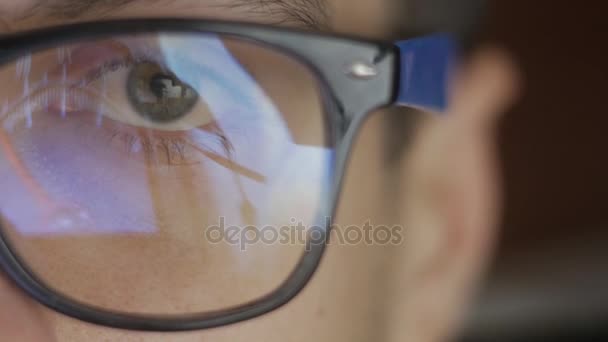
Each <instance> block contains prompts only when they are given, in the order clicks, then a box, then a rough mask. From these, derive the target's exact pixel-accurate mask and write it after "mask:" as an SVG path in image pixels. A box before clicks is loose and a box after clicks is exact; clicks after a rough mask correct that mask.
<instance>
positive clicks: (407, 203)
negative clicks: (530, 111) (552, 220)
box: [391, 50, 518, 342]
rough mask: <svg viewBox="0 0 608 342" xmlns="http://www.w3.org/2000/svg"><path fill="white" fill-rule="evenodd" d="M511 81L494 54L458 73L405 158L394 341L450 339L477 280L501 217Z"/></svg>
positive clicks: (503, 60)
mask: <svg viewBox="0 0 608 342" xmlns="http://www.w3.org/2000/svg"><path fill="white" fill-rule="evenodd" d="M517 83H518V82H517V77H516V72H515V68H514V67H513V65H512V63H511V61H510V60H509V59H508V58H507V57H506V56H505V55H503V54H502V53H500V52H499V51H497V50H485V51H481V52H479V53H478V54H477V55H476V56H474V57H473V58H472V59H471V60H470V63H468V64H467V65H466V66H464V67H463V68H462V70H461V72H460V73H459V75H458V77H457V80H455V86H454V89H453V96H452V97H453V98H452V101H451V105H450V108H449V110H448V113H446V114H443V115H442V116H437V117H429V118H428V119H426V120H424V122H423V123H422V124H421V127H420V129H419V131H418V132H419V133H418V135H417V137H416V138H415V141H414V144H413V147H412V149H411V150H410V153H409V155H408V156H407V157H406V158H405V159H404V161H403V162H404V165H403V170H404V175H403V180H402V189H401V193H402V196H403V197H402V198H403V206H402V209H401V211H400V213H401V215H402V217H401V222H402V223H404V224H405V229H406V230H405V231H406V235H405V242H404V244H403V246H401V247H400V249H399V252H398V255H399V258H400V259H399V260H400V263H401V266H399V267H398V269H397V270H396V277H397V278H396V279H395V290H396V293H395V294H394V295H395V296H396V298H398V300H397V303H398V304H396V306H395V308H394V309H395V312H394V314H393V315H392V319H393V322H391V335H392V336H393V337H394V338H393V339H391V340H394V341H402V340H408V341H422V342H424V341H441V340H444V339H445V338H446V337H447V336H449V335H450V334H452V333H454V331H453V330H454V329H455V327H457V323H458V318H459V317H460V316H461V315H460V313H461V310H462V309H463V306H464V305H466V302H467V297H468V296H469V295H470V292H471V289H472V288H473V287H474V286H473V285H474V284H475V280H476V278H478V276H479V274H480V273H481V271H482V269H483V266H484V265H485V264H486V263H487V261H488V259H489V258H490V256H491V255H490V251H491V247H492V243H493V237H494V234H495V228H496V225H497V219H498V217H499V213H500V182H499V177H498V172H497V155H496V152H495V128H496V123H497V121H498V119H499V117H500V115H501V114H502V113H503V112H504V111H505V110H506V108H507V107H508V105H509V104H511V102H512V101H513V99H514V98H515V94H516V89H517Z"/></svg>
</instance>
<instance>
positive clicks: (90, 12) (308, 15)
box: [21, 0, 329, 31]
mask: <svg viewBox="0 0 608 342" xmlns="http://www.w3.org/2000/svg"><path fill="white" fill-rule="evenodd" d="M179 2H180V1H179V0H170V1H161V0H52V1H48V0H38V1H37V2H35V3H34V4H33V5H32V6H30V7H29V8H28V9H27V10H26V11H24V12H23V15H22V16H21V18H29V17H42V18H48V19H70V20H78V19H83V18H89V17H100V14H101V15H110V14H113V13H117V12H119V11H120V10H121V9H124V8H125V7H127V6H136V5H159V6H164V7H170V6H172V5H174V4H179ZM201 2H203V1H201ZM216 2H217V3H215V2H214V3H212V4H209V7H214V8H226V9H236V10H244V11H245V13H248V14H252V15H258V16H268V17H269V19H270V20H271V22H270V24H273V25H294V26H299V27H303V28H307V29H313V30H320V31H321V30H326V29H327V26H328V24H329V10H328V6H327V3H326V0H217V1H216Z"/></svg>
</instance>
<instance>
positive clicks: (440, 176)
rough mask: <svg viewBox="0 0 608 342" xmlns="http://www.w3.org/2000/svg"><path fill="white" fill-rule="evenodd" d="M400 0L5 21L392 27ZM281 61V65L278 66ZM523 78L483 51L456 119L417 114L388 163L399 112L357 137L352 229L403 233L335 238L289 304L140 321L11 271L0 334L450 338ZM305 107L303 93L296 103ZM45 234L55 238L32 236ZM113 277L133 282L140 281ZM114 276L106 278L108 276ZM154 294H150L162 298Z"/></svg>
mask: <svg viewBox="0 0 608 342" xmlns="http://www.w3.org/2000/svg"><path fill="white" fill-rule="evenodd" d="M390 5H391V4H390V3H389V2H388V1H386V2H385V1H382V2H377V1H375V2H371V1H359V2H353V1H347V0H326V1H322V0H311V1H295V0H273V1H262V0H205V1H189V0H173V1H145V0H140V1H137V0H135V1H124V0H118V1H109V2H108V1H79V0H64V1H61V0H59V1H53V2H48V3H47V2H41V3H40V4H38V3H37V2H33V1H30V2H23V1H19V2H18V1H7V0H4V1H0V13H2V23H3V24H4V25H3V29H4V31H6V32H7V33H10V32H15V31H20V30H25V29H31V28H36V27H42V26H47V25H56V24H62V23H67V22H71V21H80V20H96V19H101V18H126V17H130V18H132V17H194V18H198V17H206V18H215V19H228V20H236V21H248V22H251V21H253V22H259V23H267V24H273V25H283V26H291V27H299V28H304V29H308V30H323V31H327V30H330V31H341V32H344V31H346V32H350V33H356V34H362V35H368V36H380V35H381V34H382V32H383V30H385V29H389V27H385V25H383V22H384V19H385V18H387V17H389V13H390V11H391V9H392V7H391V6H390ZM236 50H238V49H237V48H235V51H236ZM258 57H260V58H261V57H263V56H258ZM280 67H281V65H280V63H278V64H277V68H280ZM513 83H514V81H513V75H512V70H511V69H510V67H509V64H508V61H506V60H505V58H504V57H503V56H502V55H501V54H500V53H498V52H496V51H489V52H482V53H479V54H477V55H476V56H475V57H474V58H473V59H472V61H471V62H470V63H467V64H466V67H463V69H462V70H461V72H460V73H459V77H458V80H457V81H456V86H455V91H454V96H453V97H454V101H453V106H452V107H451V108H450V110H449V112H448V114H446V117H445V118H431V117H430V114H424V115H423V116H424V119H422V120H416V121H417V122H419V123H418V124H417V130H416V133H415V134H414V139H413V143H412V145H411V146H408V148H406V149H404V151H405V153H404V154H403V156H401V158H400V159H399V162H398V163H396V164H397V165H392V166H391V167H390V168H389V167H388V166H387V165H386V161H385V160H384V151H385V149H386V148H387V146H385V142H386V141H387V140H389V139H385V138H384V137H383V135H384V134H385V132H386V130H385V127H386V126H387V125H386V120H387V117H386V115H375V116H373V117H372V118H371V119H370V120H369V121H368V122H367V123H366V125H365V127H364V129H363V131H362V132H361V134H360V138H359V139H358V141H357V143H356V146H355V152H354V155H353V159H352V161H351V163H350V165H349V170H350V171H348V172H347V181H346V185H345V189H344V193H343V196H342V201H341V203H340V209H339V212H338V217H337V223H338V224H339V226H342V227H346V226H348V225H351V224H354V225H362V224H363V223H365V222H367V221H372V222H373V223H375V224H400V225H402V226H403V227H404V228H405V230H404V238H403V241H402V243H400V244H399V245H396V246H370V245H366V244H365V243H361V244H355V245H332V246H330V248H329V250H328V253H327V255H326V257H325V258H324V260H323V263H322V264H321V266H320V268H319V270H318V272H317V274H316V275H315V277H314V278H313V280H312V282H311V283H310V284H309V285H308V286H307V288H306V289H305V290H304V291H303V292H302V293H301V294H300V295H299V296H298V297H296V299H294V300H293V301H292V302H290V303H289V304H288V305H287V306H285V307H283V308H281V309H279V310H277V311H275V312H273V313H271V314H268V315H265V316H262V317H260V318H257V319H254V320H251V321H247V322H243V323H239V324H237V325H233V326H228V327H223V328H219V329H212V330H208V331H202V332H190V333H174V334H158V333H140V332H128V331H121V330H115V329H109V328H104V327H99V326H94V325H90V324H86V323H82V322H80V321H77V320H74V319H71V318H67V317H65V316H62V315H60V314H57V313H55V312H53V311H50V310H47V309H45V308H43V307H41V306H40V305H39V304H37V303H34V302H33V301H31V300H30V299H28V298H26V297H25V296H24V295H23V294H22V293H21V292H20V291H18V290H17V289H15V288H14V286H13V285H12V283H10V282H9V281H7V280H5V279H0V302H1V303H2V305H1V306H0V339H3V340H4V339H6V340H20V341H27V339H31V340H32V341H48V340H52V339H53V338H55V339H56V340H59V341H81V340H87V341H88V340H100V341H101V340H111V341H117V340H125V341H131V340H145V341H168V340H171V341H205V340H207V339H209V340H213V341H234V340H261V341H262V340H263V341H285V340H293V341H300V340H304V339H307V340H309V339H310V340H319V341H370V340H378V341H384V340H390V341H402V340H412V341H434V340H437V339H443V338H445V337H446V336H449V335H450V333H451V332H452V331H453V329H454V327H455V324H456V323H457V321H458V317H459V315H458V314H459V312H460V309H461V308H462V307H463V305H464V303H465V302H466V296H467V295H468V294H469V292H470V289H471V284H472V283H473V280H474V279H475V278H476V275H477V274H478V273H479V270H480V269H481V267H482V265H483V264H484V262H483V260H484V257H485V256H486V255H487V253H488V249H489V245H490V243H489V242H490V241H491V236H492V233H491V232H492V227H493V225H494V219H495V217H496V213H497V208H498V207H499V206H498V203H497V201H496V197H497V186H496V179H495V175H494V168H493V167H494V166H493V165H494V164H493V159H494V155H493V151H492V148H491V147H492V140H491V139H492V128H493V124H494V121H495V120H496V117H497V115H496V114H497V113H499V112H501V111H502V109H503V107H504V106H505V105H506V104H507V103H508V101H509V100H510V98H511V97H512V95H513V94H512V93H513ZM9 91H10V90H6V89H5V90H3V92H5V93H6V92H9ZM278 105H279V106H280V105H281V104H280V103H279V104H278ZM283 105H294V104H293V103H289V104H283ZM306 105H307V104H304V103H299V104H298V106H297V107H298V108H305V107H306ZM402 114H403V115H413V114H408V113H402ZM414 121H415V120H411V122H414ZM300 124H301V123H300ZM408 132H411V130H408ZM404 140H405V139H404ZM408 140H409V139H408ZM116 191H119V189H117V190H116ZM171 204H172V205H173V206H175V203H171ZM178 207H181V208H189V207H188V206H187V205H179V206H178ZM184 210H186V211H188V210H187V209H184ZM182 214H183V215H181V214H180V215H181V216H182V217H185V216H187V215H186V214H185V213H182ZM338 229H339V228H338ZM41 246H42V247H44V244H42V245H40V246H39V245H36V246H34V247H35V248H38V247H41ZM54 246H57V245H54ZM135 246H138V245H137V244H135V245H128V246H126V245H125V246H123V247H124V248H125V250H133V248H134V247H135ZM35 248H34V249H35ZM116 248H119V247H116ZM33 253H35V251H34V252H33ZM68 253H69V246H66V248H61V250H56V251H54V252H50V253H49V254H50V255H53V257H52V258H47V259H45V260H42V261H41V263H40V267H41V268H46V270H43V271H44V272H50V276H52V277H55V278H56V279H59V281H61V279H62V277H63V275H62V274H61V262H62V261H61V260H62V259H61V255H62V254H63V255H67V254H68ZM115 255H117V254H115ZM53 258H57V259H56V260H55V263H54V264H53V265H54V267H53V268H52V269H53V270H57V271H56V272H55V271H50V270H51V266H49V265H50V263H51V261H52V259H53ZM68 259H69V258H67V257H66V258H65V262H66V263H67V262H70V261H69V260H68ZM118 261H120V260H118ZM83 271H86V270H83ZM191 271H193V272H194V271H195V270H191ZM269 274H272V273H268V274H265V275H264V274H259V277H260V279H259V280H260V281H261V282H262V281H263V280H264V277H266V278H268V277H270V276H269ZM166 279H167V280H166V281H175V282H176V283H179V284H181V285H176V287H175V288H176V290H175V292H176V293H177V295H176V298H179V291H182V289H184V286H183V283H180V282H181V281H183V282H186V281H188V280H189V279H181V278H178V277H176V278H173V279H169V278H166ZM63 280H64V281H66V282H77V281H81V280H82V281H90V282H92V283H95V282H96V280H95V277H94V275H93V278H92V279H63ZM115 281H117V282H123V283H126V282H127V281H128V280H125V279H115ZM110 285H111V284H105V283H100V282H98V286H100V287H106V286H110ZM252 288H253V287H252ZM101 290H103V289H100V292H102V291H101ZM254 290H255V289H254ZM184 291H186V290H184ZM227 291H228V290H227ZM239 291H242V289H241V290H239ZM104 293H107V292H105V291H104ZM123 293H124V292H123ZM188 295H191V294H188ZM222 295H225V296H229V295H230V293H225V294H222ZM107 300H113V301H116V302H123V303H127V304H126V305H128V301H129V300H131V298H121V297H120V294H117V295H116V296H114V297H113V298H109V299H107ZM153 302H154V299H151V300H150V305H153Z"/></svg>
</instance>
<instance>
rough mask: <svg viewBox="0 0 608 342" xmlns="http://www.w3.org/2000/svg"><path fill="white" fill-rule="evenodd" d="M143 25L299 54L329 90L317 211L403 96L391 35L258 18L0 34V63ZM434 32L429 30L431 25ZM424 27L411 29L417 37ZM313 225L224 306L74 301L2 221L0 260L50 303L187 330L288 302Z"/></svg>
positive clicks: (82, 313)
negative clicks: (272, 280) (325, 174)
mask: <svg viewBox="0 0 608 342" xmlns="http://www.w3.org/2000/svg"><path fill="white" fill-rule="evenodd" d="M144 33H146V34H147V33H187V34H197V33H198V34H221V35H222V36H230V37H235V38H238V39H240V40H247V41H252V42H255V43H257V44H262V45H266V46H268V47H271V48H274V49H278V50H280V51H281V52H283V53H285V54H288V55H290V56H292V57H294V58H296V59H298V60H299V61H300V62H302V63H303V64H305V65H307V66H309V67H310V69H311V71H312V72H314V73H315V74H316V76H317V77H318V80H319V85H320V86H321V87H322V90H323V91H324V94H326V95H327V96H326V97H325V100H326V101H325V102H326V108H325V115H326V117H327V119H326V120H327V121H326V122H327V125H328V127H329V128H330V130H331V131H330V132H329V137H330V140H331V141H330V142H329V143H330V144H331V146H334V147H335V153H336V158H335V165H334V170H335V171H334V174H333V177H334V179H333V183H332V189H331V192H330V196H331V197H330V200H329V201H328V203H330V205H329V207H328V208H323V210H322V211H323V212H321V213H319V214H320V215H321V217H332V216H333V213H334V211H335V209H336V206H337V203H338V200H339V195H340V189H341V187H342V178H343V174H344V170H345V167H346V165H347V162H348V158H349V154H350V150H351V146H352V143H353V140H354V138H355V137H356V135H357V132H358V131H359V129H360V127H361V125H362V124H363V122H364V121H365V119H366V118H367V116H368V113H370V112H372V111H374V110H376V109H378V108H381V107H386V106H390V105H393V104H396V103H398V102H399V97H400V90H399V87H400V84H399V83H400V78H401V77H400V76H399V75H400V73H401V70H400V68H401V67H402V66H401V61H400V53H402V52H401V51H400V49H399V47H398V46H396V45H395V44H394V43H388V42H380V41H372V40H362V39H356V38H350V37H345V36H336V35H322V34H317V33H311V32H304V31H298V30H293V29H285V28H276V27H271V26H265V25H258V24H244V23H234V22H223V21H215V20H193V19H135V20H111V21H103V22H91V23H78V24H70V25H65V26H60V27H53V28H45V29H40V30H35V31H30V32H25V33H20V34H16V35H11V36H4V37H0V66H2V65H4V64H6V63H8V62H11V61H14V60H15V59H17V58H19V57H20V56H23V55H25V54H28V53H31V52H32V51H36V50H40V49H44V48H49V47H53V46H56V45H57V44H60V43H64V42H70V41H75V40H86V39H94V38H103V37H107V36H112V35H128V34H144ZM429 33H430V32H429ZM421 35H422V34H421V33H416V34H412V35H411V37H419V36H421ZM353 63H363V65H369V66H373V69H374V75H358V74H353V72H352V70H351V69H350V67H351V66H353V65H354V64H353ZM325 228H326V229H318V230H314V231H312V232H311V234H316V235H315V237H314V241H313V240H312V239H310V238H309V239H308V241H307V246H306V247H307V248H306V251H305V253H304V255H303V256H302V258H301V259H300V261H299V264H298V265H297V267H296V268H295V270H294V271H293V272H292V273H291V275H290V276H289V277H288V278H287V280H286V281H285V282H284V283H283V284H282V285H280V286H279V288H277V289H276V290H274V291H273V292H272V293H270V294H268V295H266V296H264V297H262V298H260V299H257V300H255V301H252V302H249V303H247V304H244V305H240V306H236V307H232V308H228V309H225V310H220V311H214V312H207V313H202V314H188V315H172V316H161V315H134V314H126V313H120V312H113V311H108V310H106V309H102V308H97V307H93V306H91V305H88V304H84V303H80V302H78V301H75V300H73V299H71V298H69V297H68V296H65V295H64V294H62V293H59V292H57V291H56V290H53V289H51V288H49V287H48V286H47V285H46V284H44V282H43V281H41V280H40V279H38V278H37V276H36V275H35V274H34V273H33V272H32V271H31V270H29V269H28V267H27V265H26V263H24V262H23V261H22V260H21V259H20V257H19V255H18V254H17V253H15V252H14V251H13V249H12V248H11V246H10V243H9V242H8V239H7V238H6V235H5V233H4V232H3V230H2V228H1V227H0V266H1V267H2V269H3V270H4V271H5V272H6V274H7V275H8V276H9V277H10V278H11V279H12V280H13V281H14V282H15V283H16V284H17V285H18V287H19V288H21V289H22V290H23V291H25V292H26V293H27V294H29V295H30V296H31V297H33V298H34V299H36V300H37V301H38V302H40V303H42V304H44V305H46V306H47V307H49V308H51V309H53V310H56V311H58V312H61V313H63V314H65V315H68V316H71V317H73V318H76V319H79V320H83V321H86V322H90V323H94V324H99V325H104V326H110V327H115V328H122V329H129V330H146V331H184V330H197V329H207V328H213V327H218V326H223V325H227V324H232V323H236V322H240V321H243V320H247V319H251V318H254V317H257V316H260V315H263V314H265V313H268V312H270V311H272V310H274V309H277V308H278V307H280V306H282V305H284V304H286V303H287V302H289V301H290V300H291V299H292V298H293V297H295V296H296V295H297V294H298V293H299V292H300V291H301V290H302V289H303V288H304V287H305V286H306V284H307V283H308V282H309V280H310V279H311V277H312V276H313V274H314V272H315V270H316V269H317V267H318V265H319V262H320V260H321V257H322V255H323V252H324V250H325V248H326V244H327V240H328V238H329V234H330V231H329V229H330V226H328V227H325Z"/></svg>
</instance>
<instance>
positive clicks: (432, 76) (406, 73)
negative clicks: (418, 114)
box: [395, 34, 457, 112]
mask: <svg viewBox="0 0 608 342" xmlns="http://www.w3.org/2000/svg"><path fill="white" fill-rule="evenodd" d="M395 45H396V46H397V48H398V50H399V54H400V58H399V62H400V71H399V75H398V77H399V84H398V90H397V101H396V104H397V105H402V106H410V107H415V108H420V109H423V110H430V111H433V112H443V111H445V109H446V108H447V106H448V96H449V94H448V90H449V81H450V76H451V72H452V70H453V68H454V66H455V65H456V58H457V44H456V41H455V40H454V39H453V38H452V37H450V36H449V35H443V34H437V35H431V36H425V37H420V38H414V39H408V40H405V41H400V42H396V43H395Z"/></svg>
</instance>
